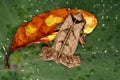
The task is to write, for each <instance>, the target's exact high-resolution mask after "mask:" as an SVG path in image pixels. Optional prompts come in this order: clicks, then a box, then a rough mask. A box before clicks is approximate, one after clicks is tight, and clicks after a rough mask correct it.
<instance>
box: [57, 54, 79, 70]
mask: <svg viewBox="0 0 120 80" xmlns="http://www.w3.org/2000/svg"><path fill="white" fill-rule="evenodd" d="M59 62H60V63H61V64H63V65H64V66H67V67H68V68H72V67H75V66H79V65H80V58H79V56H74V55H66V54H62V55H61V57H60V58H59Z"/></svg>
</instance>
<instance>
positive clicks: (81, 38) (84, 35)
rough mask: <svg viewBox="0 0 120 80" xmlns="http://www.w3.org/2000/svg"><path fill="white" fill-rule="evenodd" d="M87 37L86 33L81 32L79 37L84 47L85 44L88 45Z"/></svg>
mask: <svg viewBox="0 0 120 80" xmlns="http://www.w3.org/2000/svg"><path fill="white" fill-rule="evenodd" d="M85 38H86V34H84V33H81V34H80V37H79V42H80V43H81V45H82V47H83V48H84V47H85V45H86V42H85Z"/></svg>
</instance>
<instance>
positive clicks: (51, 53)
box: [40, 47, 56, 61]
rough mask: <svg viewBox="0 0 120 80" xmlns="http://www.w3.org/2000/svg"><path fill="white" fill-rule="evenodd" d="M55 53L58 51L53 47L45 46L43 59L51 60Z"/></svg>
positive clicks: (42, 53)
mask: <svg viewBox="0 0 120 80" xmlns="http://www.w3.org/2000/svg"><path fill="white" fill-rule="evenodd" d="M55 54H56V53H55V51H54V49H53V48H49V47H43V48H42V52H41V54H40V56H41V57H42V58H43V60H45V61H50V60H53V59H54V56H55Z"/></svg>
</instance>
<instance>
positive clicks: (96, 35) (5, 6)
mask: <svg viewBox="0 0 120 80" xmlns="http://www.w3.org/2000/svg"><path fill="white" fill-rule="evenodd" d="M63 7H71V8H76V9H83V10H86V11H89V12H91V13H93V14H94V15H95V16H96V17H97V19H98V25H97V28H96V29H95V30H94V32H93V33H91V34H90V35H88V37H87V39H86V43H87V45H86V47H85V48H84V49H83V48H82V47H81V45H80V44H79V46H78V48H77V50H76V53H75V54H76V55H79V56H80V57H81V59H82V60H83V61H82V62H81V66H78V67H75V68H71V69H68V68H66V67H64V66H62V65H60V64H56V63H54V62H44V61H43V60H42V59H41V58H40V57H39V55H38V54H39V52H40V49H41V46H42V45H43V44H34V45H31V46H28V47H26V48H22V49H18V50H16V51H15V52H14V54H12V55H11V58H10V63H11V65H12V67H11V69H10V70H5V69H4V62H3V60H4V55H5V54H6V52H7V51H8V48H9V47H10V44H11V42H12V39H13V36H14V34H15V32H16V30H17V28H18V27H19V26H20V25H21V24H22V23H23V22H24V21H29V20H31V18H32V17H33V16H35V15H36V14H39V13H42V12H45V11H48V10H52V9H56V8H63ZM119 19H120V1H119V0H0V80H120V76H119V75H120V20H119ZM16 64H18V68H17V69H15V66H14V65H16Z"/></svg>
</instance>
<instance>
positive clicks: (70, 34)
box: [40, 12, 86, 68]
mask: <svg viewBox="0 0 120 80" xmlns="http://www.w3.org/2000/svg"><path fill="white" fill-rule="evenodd" d="M85 23H86V22H85V20H84V18H83V15H82V13H81V12H79V13H77V14H73V13H70V14H69V15H68V16H67V18H66V19H65V21H64V22H63V24H62V25H61V26H60V29H59V32H58V34H57V36H56V38H55V42H54V44H53V46H52V47H51V48H49V47H43V48H42V51H41V53H40V56H41V57H42V58H43V59H44V60H45V61H51V60H53V61H55V62H56V63H61V64H63V65H65V66H67V67H69V68H71V67H75V66H78V65H80V58H79V56H75V55H73V54H74V53H75V50H76V48H77V45H78V41H80V42H81V44H82V46H83V47H84V45H85V41H84V34H82V33H83V28H84V25H85Z"/></svg>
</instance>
